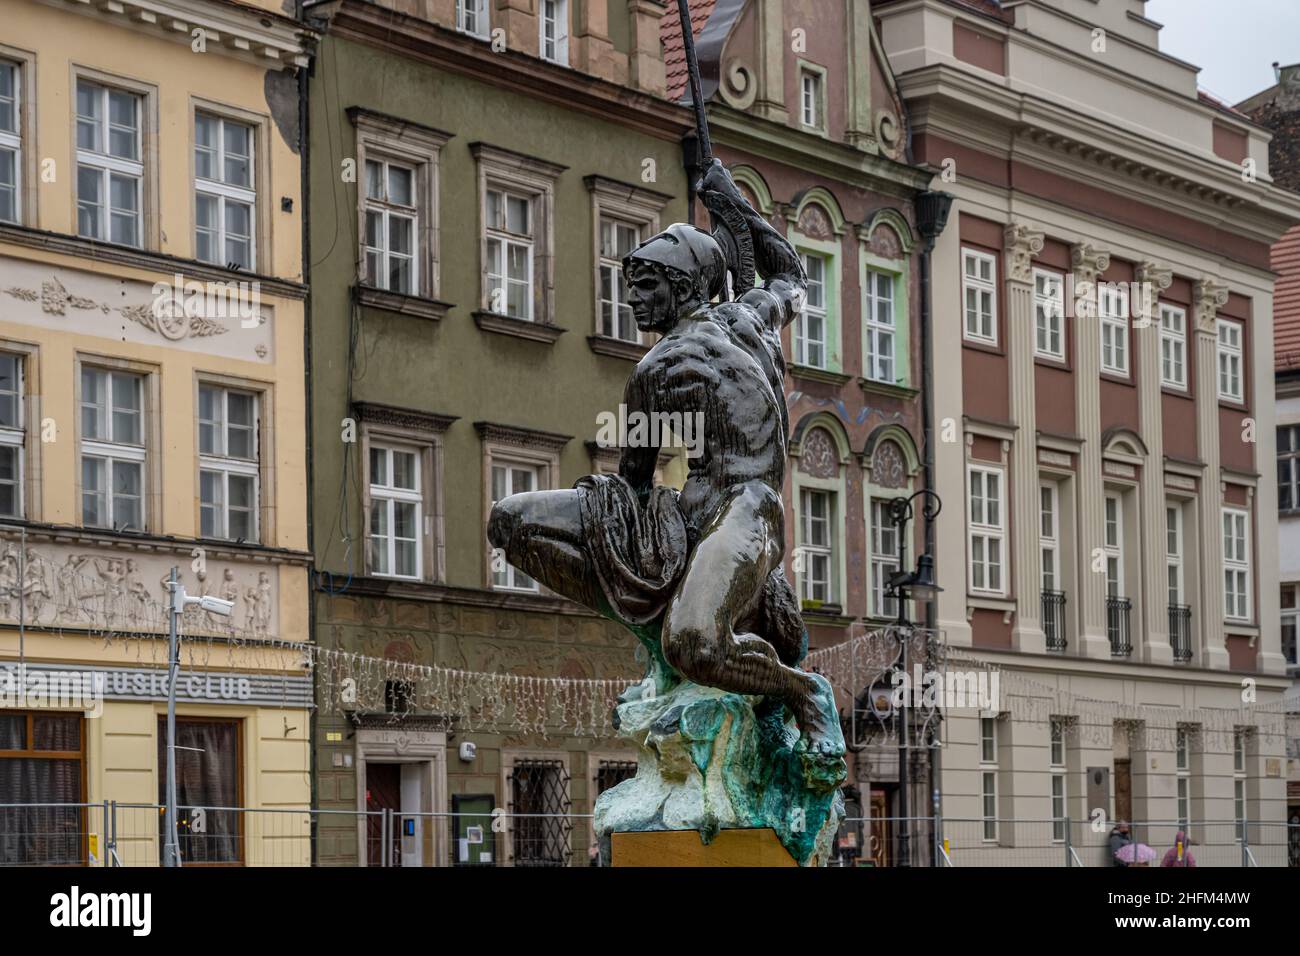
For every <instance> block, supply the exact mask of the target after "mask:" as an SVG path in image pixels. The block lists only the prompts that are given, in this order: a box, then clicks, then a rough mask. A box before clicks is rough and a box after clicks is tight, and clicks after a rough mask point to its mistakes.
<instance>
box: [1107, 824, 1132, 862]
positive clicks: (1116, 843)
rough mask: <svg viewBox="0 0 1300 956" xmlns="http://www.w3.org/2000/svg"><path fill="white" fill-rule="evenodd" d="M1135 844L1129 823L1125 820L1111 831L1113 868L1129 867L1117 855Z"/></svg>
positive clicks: (1111, 860)
mask: <svg viewBox="0 0 1300 956" xmlns="http://www.w3.org/2000/svg"><path fill="white" fill-rule="evenodd" d="M1132 842H1133V838H1132V837H1131V836H1129V832H1128V823H1127V822H1125V821H1124V820H1120V821H1118V822H1117V823H1116V824H1115V825H1114V826H1113V827H1111V830H1110V844H1109V846H1110V862H1111V865H1112V866H1128V864H1127V863H1125V862H1124V861H1123V860H1121V859H1119V858H1118V857H1117V856H1116V854H1117V853H1119V851H1120V849H1121V848H1123V847H1126V846H1128V845H1129V844H1130V843H1132Z"/></svg>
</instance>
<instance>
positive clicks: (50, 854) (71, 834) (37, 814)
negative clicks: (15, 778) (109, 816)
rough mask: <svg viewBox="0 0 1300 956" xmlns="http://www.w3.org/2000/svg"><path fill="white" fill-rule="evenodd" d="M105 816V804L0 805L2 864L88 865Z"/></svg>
mask: <svg viewBox="0 0 1300 956" xmlns="http://www.w3.org/2000/svg"><path fill="white" fill-rule="evenodd" d="M104 816H105V815H104V807H103V805H102V804H81V803H64V804H3V805H0V866H87V865H89V864H90V862H91V855H92V852H97V853H100V854H102V852H103V851H102V849H96V844H98V847H102V846H103V843H102V842H100V841H102V834H103V832H104V829H103V822H104ZM99 859H100V860H102V856H101V857H99Z"/></svg>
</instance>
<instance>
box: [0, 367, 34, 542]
mask: <svg viewBox="0 0 1300 956" xmlns="http://www.w3.org/2000/svg"><path fill="white" fill-rule="evenodd" d="M23 402H24V397H23V358H22V356H21V355H14V354H13V353H12V352H0V517H5V518H21V517H22V516H23V469H24V465H25V462H24V450H25V448H26V446H27V420H26V417H25V412H24V410H23Z"/></svg>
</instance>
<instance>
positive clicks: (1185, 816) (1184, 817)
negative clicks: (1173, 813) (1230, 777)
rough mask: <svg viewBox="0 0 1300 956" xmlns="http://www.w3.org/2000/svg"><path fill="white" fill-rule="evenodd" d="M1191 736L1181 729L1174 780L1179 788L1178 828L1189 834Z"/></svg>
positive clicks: (1178, 732) (1190, 819)
mask: <svg viewBox="0 0 1300 956" xmlns="http://www.w3.org/2000/svg"><path fill="white" fill-rule="evenodd" d="M1189 738H1190V734H1189V733H1188V730H1187V728H1186V727H1179V728H1178V730H1177V732H1176V738H1175V741H1174V780H1175V786H1176V787H1177V794H1176V796H1177V799H1178V827H1179V829H1180V830H1182V831H1183V832H1184V833H1186V832H1187V830H1188V828H1189V827H1190V826H1191V822H1192V760H1191V749H1190V739H1189Z"/></svg>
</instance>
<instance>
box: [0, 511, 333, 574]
mask: <svg viewBox="0 0 1300 956" xmlns="http://www.w3.org/2000/svg"><path fill="white" fill-rule="evenodd" d="M20 529H22V530H23V531H25V533H26V537H27V540H28V541H48V542H50V543H53V544H71V545H77V546H81V547H98V548H119V549H122V550H125V551H138V552H141V553H145V554H174V555H179V556H183V557H184V558H185V559H186V561H185V563H186V564H188V563H189V561H190V558H191V557H192V555H191V552H192V551H193V550H194V548H195V547H196V546H198V547H202V548H203V551H204V556H205V557H206V558H208V559H209V560H212V559H216V560H223V561H247V562H250V563H259V562H260V563H264V564H290V565H298V566H303V567H305V566H306V565H308V564H310V563H311V559H312V558H311V554H310V553H309V552H307V551H297V550H294V549H292V548H276V547H271V546H269V545H259V544H236V543H235V542H233V541H226V540H224V539H218V538H183V537H179V536H177V535H159V534H150V533H149V532H144V531H108V530H103V529H99V528H80V527H74V526H72V525H56V524H45V523H40V522H29V521H15V520H13V519H7V520H6V524H5V527H4V530H5V531H6V532H8V533H9V534H11V535H12V534H15V533H17V532H18V531H19V530H20Z"/></svg>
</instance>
